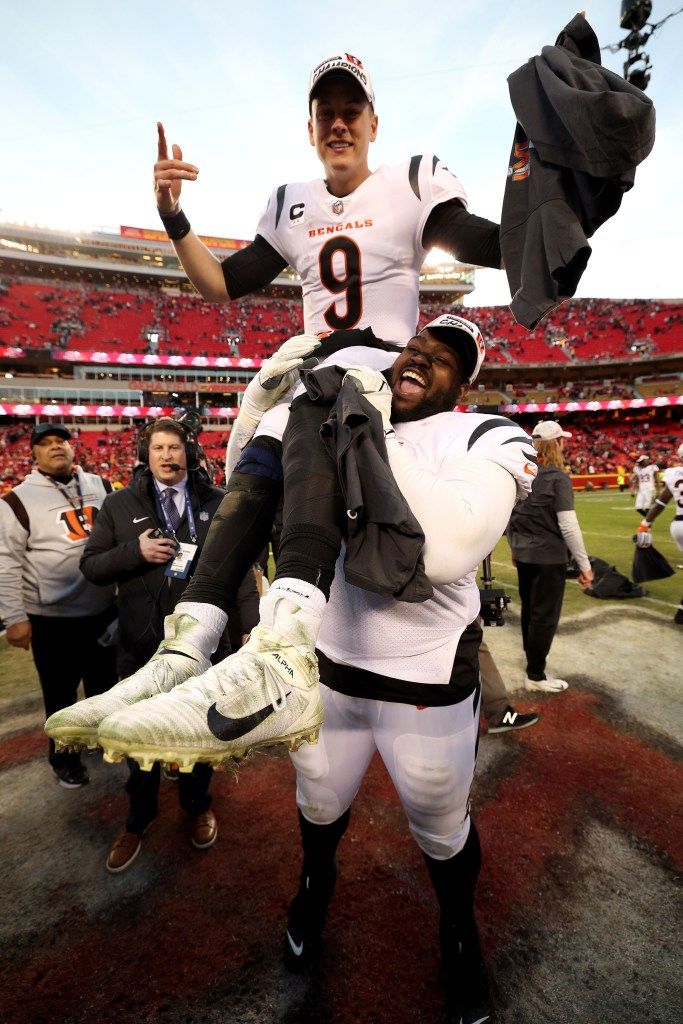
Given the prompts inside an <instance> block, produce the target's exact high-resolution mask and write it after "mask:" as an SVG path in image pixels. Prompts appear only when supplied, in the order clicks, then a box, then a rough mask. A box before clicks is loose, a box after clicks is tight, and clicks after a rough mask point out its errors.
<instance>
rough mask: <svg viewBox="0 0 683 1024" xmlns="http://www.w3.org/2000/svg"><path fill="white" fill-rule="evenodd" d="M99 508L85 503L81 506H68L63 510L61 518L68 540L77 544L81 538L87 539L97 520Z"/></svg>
mask: <svg viewBox="0 0 683 1024" xmlns="http://www.w3.org/2000/svg"><path fill="white" fill-rule="evenodd" d="M96 512H97V509H95V508H93V507H92V505H85V506H84V507H83V508H82V509H81V508H68V509H66V511H65V512H62V514H61V515H60V517H59V519H60V521H61V522H62V523H63V524H64V529H65V530H66V536H67V540H70V541H73V543H74V544H75V543H76V542H77V541H79V540H87V539H88V537H89V536H90V531H91V530H92V528H93V523H94V521H95V513H96Z"/></svg>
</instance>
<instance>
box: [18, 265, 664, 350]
mask: <svg viewBox="0 0 683 1024" xmlns="http://www.w3.org/2000/svg"><path fill="white" fill-rule="evenodd" d="M447 308H450V307H449V306H447V305H446V304H445V303H444V302H429V301H427V302H425V303H423V305H422V309H421V320H420V324H421V326H423V325H424V324H425V323H427V322H428V321H429V320H431V319H433V318H434V317H436V316H438V315H440V314H441V313H443V312H445V311H446V309H447ZM467 315H468V316H471V318H472V319H473V320H475V321H476V322H477V323H479V324H480V325H481V329H482V331H483V333H484V335H485V336H486V338H487V362H488V363H501V364H507V363H518V362H523V363H572V362H584V361H586V360H589V359H590V360H595V359H602V358H605V359H615V358H625V357H628V358H629V359H639V358H642V357H643V356H648V355H652V354H665V353H668V352H675V351H681V350H683V304H681V303H665V302H660V301H655V300H644V299H642V300H641V299H638V300H611V299H577V300H573V301H570V302H567V303H565V304H564V305H563V306H561V307H560V308H559V309H557V310H555V311H554V313H553V316H552V317H551V318H548V319H547V321H544V322H543V323H541V324H540V325H539V326H538V327H537V328H536V330H535V331H532V332H527V331H526V329H525V328H523V327H520V326H519V325H518V324H517V323H515V321H514V319H513V317H512V314H511V313H510V311H509V309H508V307H507V306H494V307H481V306H473V307H469V312H468V314H467ZM301 329H302V320H301V306H300V298H299V296H298V295H297V294H296V292H295V290H292V291H291V292H290V291H288V290H287V289H286V288H284V287H282V286H279V287H276V288H271V294H269V295H268V296H264V295H256V296H245V297H244V298H242V299H239V300H237V301H236V302H231V303H229V304H216V303H211V302H207V301H205V300H204V299H202V298H201V297H200V296H198V295H195V294H193V293H190V292H181V291H180V290H177V289H176V290H173V291H171V290H162V289H157V288H151V287H150V288H147V289H140V288H138V289H135V288H131V287H130V286H125V284H123V283H122V284H121V287H120V290H117V289H115V288H114V287H112V286H111V285H103V286H95V285H93V284H87V285H86V284H85V283H82V282H73V283H71V282H69V283H67V282H61V283H60V284H58V285H57V284H52V283H51V284H47V283H46V282H45V281H44V280H42V281H39V280H33V279H29V278H18V277H8V276H2V277H0V344H4V345H8V346H13V347H19V348H23V349H27V350H35V349H45V348H50V349H63V350H77V351H92V350H98V349H102V348H114V349H118V350H123V351H126V352H143V353H144V352H149V351H156V352H158V353H160V354H162V353H163V354H165V355H181V356H186V357H191V356H195V355H225V354H226V347H227V352H228V353H229V354H232V355H235V356H242V357H245V358H258V357H267V356H268V355H270V354H271V353H272V352H273V351H275V349H276V348H277V347H278V345H279V344H281V343H282V342H283V341H284V340H286V338H288V337H291V336H292V335H294V334H298V333H300V331H301ZM150 336H152V337H153V338H155V341H153V342H150ZM150 345H152V347H151V348H150ZM157 346H158V347H157Z"/></svg>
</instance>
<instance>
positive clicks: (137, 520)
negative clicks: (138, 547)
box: [133, 516, 149, 523]
mask: <svg viewBox="0 0 683 1024" xmlns="http://www.w3.org/2000/svg"><path fill="white" fill-rule="evenodd" d="M145 519H149V516H141V517H140V518H139V519H134V520H133V522H134V523H143V522H144V521H145Z"/></svg>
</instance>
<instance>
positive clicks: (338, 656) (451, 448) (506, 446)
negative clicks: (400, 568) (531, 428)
mask: <svg viewBox="0 0 683 1024" xmlns="http://www.w3.org/2000/svg"><path fill="white" fill-rule="evenodd" d="M396 434H397V436H398V437H399V439H400V440H401V441H402V442H403V443H404V444H406V445H408V446H409V447H410V449H411V450H412V452H413V454H414V456H415V460H416V462H417V463H418V464H419V465H420V466H421V467H423V468H424V469H426V470H429V471H430V472H432V473H434V474H435V475H438V477H439V479H441V480H445V481H448V480H459V481H460V482H459V483H458V484H456V485H454V486H455V487H457V489H458V491H459V494H460V496H461V497H462V499H463V500H465V501H466V500H467V495H466V493H464V490H465V486H467V487H472V489H473V491H474V490H476V491H477V492H480V491H481V483H480V482H479V481H478V480H477V478H476V474H477V469H476V465H475V463H476V462H477V461H478V459H479V458H481V457H483V458H485V459H489V460H491V461H492V462H495V463H497V464H498V465H500V466H502V467H503V468H504V469H506V470H507V471H508V472H509V473H510V474H511V476H512V477H513V479H514V481H515V484H516V486H517V491H518V493H521V494H524V495H526V494H528V493H529V491H530V490H531V485H532V483H533V481H534V478H535V476H536V464H535V453H534V449H533V446H532V444H531V439H530V438H529V437H528V435H527V434H526V433H525V431H524V430H523V429H522V428H521V427H519V426H518V425H517V424H515V423H513V422H512V421H511V420H508V419H506V418H504V417H501V416H487V415H484V414H480V413H461V412H445V413H439V414H438V415H436V416H429V417H427V418H426V419H423V420H416V421H414V422H412V423H399V424H397V425H396ZM470 455H471V456H472V457H473V459H472V465H473V469H472V472H471V475H470V479H469V480H468V481H467V483H466V484H464V483H463V481H464V479H465V478H464V477H463V474H462V471H461V467H462V465H463V462H464V461H466V459H467V457H468V456H470ZM491 500H492V501H493V500H496V496H495V495H491ZM509 511H512V507H511V506H510V509H509ZM440 512H441V513H442V514H443V517H444V523H445V522H447V521H448V518H449V510H448V508H447V507H445V506H444V507H443V508H441V509H440ZM423 525H424V524H423ZM435 532H436V533H437V536H436V537H434V536H431V535H429V536H427V537H426V543H427V544H439V542H440V536H439V535H440V534H441V530H440V529H438V528H437V529H436V531H435ZM496 539H497V538H496ZM441 543H443V541H441ZM493 544H495V540H494V541H493ZM493 544H492V545H491V547H493ZM489 550H490V549H489ZM485 553H486V552H485ZM480 557H483V556H480V555H479V553H474V552H473V557H472V562H471V568H470V570H469V571H468V572H467V573H466V574H465V575H464V576H462V578H461V579H459V580H456V581H454V582H453V583H447V584H444V585H435V586H434V596H433V597H431V598H430V599H429V600H428V601H424V602H422V603H420V604H407V603H406V602H402V601H396V600H395V599H394V598H392V597H382V596H380V595H378V594H372V593H369V592H368V591H366V590H361V589H360V588H358V587H353V586H351V585H350V584H348V583H347V582H346V581H345V579H344V552H342V555H341V556H340V558H339V560H338V561H337V565H336V570H335V577H334V582H333V584H332V590H331V593H330V600H329V603H328V605H327V609H326V611H325V615H324V617H323V621H322V627H321V630H320V634H319V636H318V644H317V646H318V647H319V649H320V650H321V651H322V652H323V654H325V655H327V657H328V658H330V660H331V661H334V662H337V663H338V664H343V665H353V666H356V667H357V668H362V669H365V670H367V671H369V672H376V673H379V674H380V675H384V676H389V677H391V678H392V679H404V680H408V681H409V682H415V683H441V684H444V683H447V682H448V680H449V678H450V674H451V669H452V667H453V659H454V657H455V650H456V648H457V646H458V641H459V639H460V636H461V634H462V632H463V630H464V629H465V627H466V626H467V625H469V623H470V622H472V621H473V620H474V619H475V618H476V616H477V615H478V613H479V606H480V599H479V590H478V587H477V582H476V573H477V567H478V565H479V562H480Z"/></svg>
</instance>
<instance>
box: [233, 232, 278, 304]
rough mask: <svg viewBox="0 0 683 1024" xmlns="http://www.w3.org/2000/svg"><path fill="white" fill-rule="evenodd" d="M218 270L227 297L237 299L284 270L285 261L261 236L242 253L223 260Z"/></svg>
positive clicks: (265, 283) (236, 253)
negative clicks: (221, 275)
mask: <svg viewBox="0 0 683 1024" xmlns="http://www.w3.org/2000/svg"><path fill="white" fill-rule="evenodd" d="M221 266H222V268H223V277H224V278H225V285H226V288H227V289H228V295H229V296H230V298H231V299H241V298H242V296H243V295H249V293H250V292H255V291H256V290H257V289H258V288H263V287H264V285H267V284H270V282H271V281H273V280H275V278H276V277H277V275H278V274H279V273H280V271H281V270H284V269H285V267H286V266H287V260H284V259H283V258H282V256H281V255H280V253H279V252H277V251H276V250H275V249H273V247H272V245H270V244H269V243H268V242H266V240H265V238H263V236H262V235H257V236H256V238H255V239H254V241H253V242H251V244H250V245H248V246H247V247H246V248H245V249H240V250H239V251H238V252H234V253H233V254H232V255H231V256H226V258H225V259H224V260H223V261H222V263H221Z"/></svg>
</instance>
